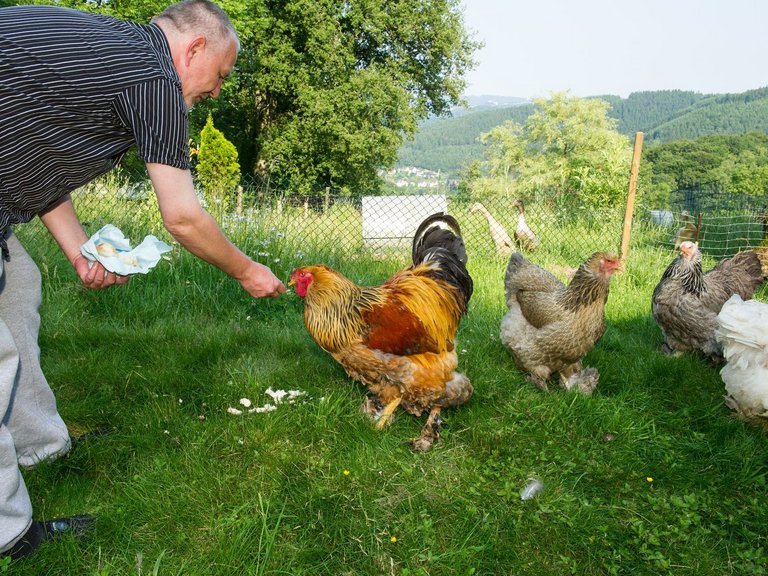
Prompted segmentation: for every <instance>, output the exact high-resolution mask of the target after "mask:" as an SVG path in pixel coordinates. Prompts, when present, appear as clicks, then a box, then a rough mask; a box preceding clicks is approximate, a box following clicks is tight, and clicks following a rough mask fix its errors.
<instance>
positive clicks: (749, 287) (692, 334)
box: [651, 241, 768, 363]
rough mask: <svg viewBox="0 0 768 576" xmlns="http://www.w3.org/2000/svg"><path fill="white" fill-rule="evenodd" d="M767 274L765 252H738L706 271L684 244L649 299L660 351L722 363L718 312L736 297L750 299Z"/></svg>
mask: <svg viewBox="0 0 768 576" xmlns="http://www.w3.org/2000/svg"><path fill="white" fill-rule="evenodd" d="M766 274H768V250H766V249H765V248H756V249H754V250H746V251H744V252H739V253H738V254H736V255H735V256H734V257H733V258H726V259H725V260H721V261H720V262H719V263H718V264H717V265H716V266H715V267H714V268H712V269H711V270H709V271H708V272H704V271H703V270H702V267H701V251H700V250H699V247H698V246H697V245H696V244H694V243H693V242H689V241H685V242H683V243H682V244H681V245H680V255H679V256H678V257H677V258H675V259H674V260H673V261H672V263H671V264H670V265H669V266H667V269H666V270H665V271H664V274H663V275H662V277H661V280H659V283H658V284H657V285H656V288H655V289H654V290H653V296H652V297H651V311H652V313H653V318H654V320H656V323H657V324H658V325H659V327H660V328H661V331H662V333H663V334H664V344H662V346H661V351H662V352H664V353H665V354H668V355H674V354H680V353H682V352H687V351H699V352H701V353H702V354H704V355H705V356H707V357H708V358H709V359H710V360H711V361H712V362H713V363H719V362H721V361H722V360H723V353H722V346H721V345H720V343H719V342H718V341H717V339H716V338H715V328H716V327H717V315H718V313H719V312H720V309H721V308H722V307H723V304H725V302H726V301H727V300H728V299H729V298H730V297H731V296H732V295H734V294H738V295H739V296H741V298H742V299H744V300H747V299H749V298H751V297H752V295H753V294H754V293H755V291H756V290H757V289H758V288H759V287H760V285H761V284H762V283H763V281H764V280H765V277H766Z"/></svg>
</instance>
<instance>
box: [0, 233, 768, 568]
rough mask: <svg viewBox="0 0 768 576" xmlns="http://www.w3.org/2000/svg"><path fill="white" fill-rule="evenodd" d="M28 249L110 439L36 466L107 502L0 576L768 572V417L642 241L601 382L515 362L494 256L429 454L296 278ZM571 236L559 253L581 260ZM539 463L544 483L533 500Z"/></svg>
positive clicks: (78, 494) (48, 330) (292, 262)
mask: <svg viewBox="0 0 768 576" xmlns="http://www.w3.org/2000/svg"><path fill="white" fill-rule="evenodd" d="M262 238H266V239H267V242H265V243H262V242H261V239H262ZM240 244H241V245H243V246H244V247H245V249H246V250H247V251H248V252H249V253H251V254H253V255H254V256H256V255H257V254H262V256H261V258H262V261H264V262H266V263H268V264H269V265H270V266H272V267H273V269H274V270H275V271H276V273H277V274H278V275H280V276H281V277H283V278H286V277H287V275H288V273H289V272H290V270H291V269H292V268H293V267H294V266H296V265H300V264H307V263H310V262H317V261H327V262H329V263H330V264H332V265H334V266H335V267H337V268H340V269H341V270H343V271H344V272H345V273H347V274H348V275H349V276H350V277H352V278H353V279H355V280H356V281H358V282H361V283H371V284H373V283H379V282H381V281H383V280H384V279H386V278H387V277H388V276H389V275H390V274H391V273H393V272H394V271H395V270H396V269H397V267H398V266H400V265H402V263H403V262H404V260H402V261H400V262H397V263H393V262H391V261H379V260H375V261H374V260H371V259H370V258H366V257H364V255H361V254H359V253H358V254H356V255H354V256H355V257H351V256H350V257H348V258H344V257H343V256H340V255H339V254H338V253H327V254H326V253H323V254H312V253H311V252H310V251H309V250H307V248H306V247H302V248H301V251H300V253H299V251H298V250H297V249H295V248H293V247H292V246H291V244H290V243H285V244H281V243H280V238H279V237H276V236H275V237H272V236H269V235H268V234H266V233H265V234H264V235H262V234H260V233H257V234H253V233H252V234H251V235H250V236H248V237H243V238H242V239H241V242H240ZM28 246H29V249H30V251H31V252H32V253H33V254H35V255H36V256H37V260H38V262H39V263H40V266H41V269H42V272H43V276H44V305H43V310H42V313H43V317H44V324H43V331H42V334H41V348H42V362H43V367H44V369H45V371H46V373H47V375H48V379H49V381H50V383H51V385H52V387H53V388H54V390H55V392H56V395H57V398H58V402H59V408H60V411H61V413H62V415H63V416H64V418H65V420H66V421H67V422H68V423H69V424H71V425H73V426H77V428H78V429H97V428H103V429H107V430H108V431H109V433H108V434H107V435H106V436H103V437H102V438H99V439H97V440H95V441H92V442H89V443H86V444H82V445H80V446H78V447H77V449H76V450H75V451H73V453H72V454H70V455H69V456H68V457H66V458H64V459H62V460H60V461H55V462H51V463H45V464H42V465H40V466H38V467H36V468H34V469H32V470H27V471H25V473H24V475H25V479H26V481H27V485H28V487H29V491H30V493H31V495H32V499H33V505H34V507H35V515H36V517H40V518H42V517H54V516H61V515H68V514H74V513H81V512H91V513H94V514H96V515H97V516H98V523H97V526H96V529H95V531H94V533H93V535H92V537H91V538H89V539H87V540H85V541H83V542H79V543H78V542H75V541H72V540H63V541H61V542H57V543H52V544H46V545H45V546H44V547H42V548H41V549H40V551H39V553H38V554H36V555H35V556H33V557H32V558H30V559H28V560H25V561H23V562H19V563H16V564H13V565H12V566H10V567H8V566H7V565H5V564H3V563H0V574H2V573H6V572H7V573H12V574H19V575H22V576H26V575H30V576H31V575H35V576H39V575H46V574H50V575H73V576H74V575H77V576H82V575H85V576H96V575H98V576H107V575H147V574H161V575H237V576H241V575H251V574H253V575H268V574H271V575H276V574H309V575H319V574H329V575H359V574H375V575H379V574H386V575H390V574H391V575H397V576H406V575H408V576H410V575H419V576H427V575H438V574H439V575H457V576H465V575H480V574H482V575H489V576H490V575H500V574H509V575H516V576H517V575H531V576H542V575H562V574H589V575H602V574H606V575H608V574H627V575H630V574H631V575H638V574H640V575H643V574H649V575H653V574H666V573H674V574H688V575H697V576H699V575H722V574H758V575H759V574H766V573H768V541H767V536H768V528H766V526H768V507H766V501H767V500H766V496H768V494H767V492H768V490H767V487H766V473H768V442H766V437H765V433H764V432H763V430H761V429H758V428H755V427H753V426H751V425H749V424H746V423H743V422H741V421H739V420H736V419H735V418H733V417H732V415H731V413H730V412H729V410H728V409H727V408H726V407H725V406H724V404H723V401H722V396H723V393H724V386H723V384H722V382H721V380H720V377H719V375H718V372H717V370H716V369H714V368H712V367H710V366H709V365H708V364H707V363H706V362H705V361H704V360H702V359H700V358H697V357H692V356H685V357H681V358H668V357H665V356H662V355H661V354H659V353H658V352H657V349H658V346H659V345H660V343H661V335H660V332H659V330H658V328H657V327H656V326H655V324H654V323H653V320H652V319H651V317H650V295H651V291H652V290H653V287H654V285H655V283H656V281H657V280H658V278H659V277H660V275H661V272H662V271H663V269H664V267H665V266H666V265H667V263H668V262H669V260H670V259H671V254H670V252H669V251H663V250H659V249H658V248H653V247H652V246H646V245H644V244H643V243H642V242H641V241H638V242H637V246H639V247H638V248H635V249H633V252H632V254H631V261H630V263H629V266H628V268H627V270H626V272H625V273H623V274H620V275H619V276H617V277H616V278H615V280H614V282H613V286H612V292H611V296H610V298H609V301H608V305H607V308H606V312H607V317H608V323H609V325H608V330H607V332H606V334H605V336H604V337H603V339H602V340H601V341H600V342H599V344H598V345H597V347H596V348H595V349H594V350H593V351H592V352H591V353H590V354H589V355H588V356H587V359H586V363H587V364H588V365H591V366H595V367H596V368H598V369H599V370H600V373H601V382H600V385H599V387H598V390H597V392H596V393H595V395H594V396H592V397H583V396H579V395H575V394H569V393H565V392H562V391H555V392H552V393H550V394H544V393H542V392H540V391H538V390H537V389H535V388H534V387H533V386H532V385H531V384H529V383H528V382H527V381H526V380H525V378H524V377H523V376H522V375H521V374H520V373H519V372H518V371H517V370H516V369H515V368H514V365H513V363H512V361H511V359H510V356H509V354H508V353H507V351H506V350H505V349H504V348H503V347H502V345H501V344H500V343H499V340H498V325H499V320H500V319H501V316H502V315H503V314H504V312H505V309H504V303H503V285H502V278H503V272H504V267H505V264H506V263H505V262H504V261H502V260H499V259H495V258H489V257H484V258H480V257H473V252H472V250H470V271H471V273H472V275H473V277H474V279H475V284H476V292H475V296H474V298H473V301H472V303H471V309H470V313H469V315H468V317H467V318H466V319H465V321H464V323H463V324H462V327H461V329H460V334H459V350H460V369H462V370H463V371H464V372H466V373H467V375H468V376H469V377H470V378H471V380H472V382H473V384H474V386H475V395H474V396H473V398H472V399H471V400H470V402H469V403H468V404H466V405H465V406H463V407H461V408H459V409H455V410H449V411H446V412H445V413H444V416H445V426H444V434H443V437H442V438H441V439H440V441H439V442H438V443H437V444H436V445H435V447H434V448H433V450H432V451H430V452H428V453H426V454H414V453H412V452H411V451H409V449H408V448H407V446H406V443H407V441H408V440H409V439H411V438H414V437H416V436H417V435H418V433H419V431H420V429H421V426H422V425H423V417H422V419H417V418H414V417H412V416H409V415H406V414H404V413H400V414H399V415H398V417H397V419H396V421H395V422H394V424H393V425H392V426H391V427H390V428H388V429H386V430H384V431H382V432H376V431H375V430H374V429H373V427H372V425H371V423H370V421H368V420H367V419H366V418H365V417H364V416H363V415H362V414H361V413H360V412H359V406H360V404H361V402H362V400H363V398H364V395H365V390H364V388H363V387H362V386H361V385H360V384H358V383H355V382H353V381H351V380H349V379H348V378H347V377H346V375H345V374H344V371H343V370H342V368H341V367H340V366H338V365H337V364H335V363H334V361H333V360H332V358H331V357H330V356H329V355H327V354H326V353H324V352H323V351H322V350H320V349H319V348H318V347H317V346H316V345H315V344H314V343H313V342H312V341H311V339H310V338H309V336H308V334H307V333H306V331H305V330H304V327H303V324H302V318H301V314H302V303H301V301H300V300H299V299H298V298H297V297H296V296H295V295H286V296H284V297H282V298H281V299H279V300H276V301H272V300H269V301H267V300H265V301H255V300H252V299H250V298H248V297H247V295H246V294H245V293H244V292H243V291H242V290H240V289H239V287H238V286H237V285H236V283H235V282H234V281H232V280H230V279H228V278H227V277H225V276H224V275H223V274H221V273H219V272H218V271H216V270H214V269H212V268H211V267H209V266H206V265H204V264H202V263H200V262H198V261H196V260H194V259H193V258H192V257H190V256H189V255H187V254H180V255H176V256H175V257H174V259H173V260H172V261H171V262H162V263H160V264H159V265H158V267H157V268H156V269H155V270H153V271H152V272H151V273H150V274H148V275H147V276H143V277H135V278H134V279H133V280H132V281H131V282H130V283H129V284H128V285H127V286H124V287H121V288H116V289H112V290H107V291H103V292H94V291H88V290H85V289H82V288H80V287H79V285H78V283H77V282H76V281H75V277H74V273H73V272H72V271H71V270H70V268H69V266H68V264H67V263H66V262H65V261H64V260H63V259H62V258H61V257H60V256H59V255H58V252H57V251H56V249H55V248H54V247H53V246H52V245H51V243H50V242H48V241H47V240H45V239H44V237H40V238H36V239H35V240H34V241H31V242H28ZM606 248H608V249H611V248H615V245H613V246H606ZM570 252H571V251H569V250H568V249H567V248H563V247H556V248H553V249H552V250H551V251H550V252H549V253H542V254H540V255H537V257H536V260H537V261H538V262H542V263H545V264H546V265H560V266H564V265H575V264H576V263H578V260H576V261H574V259H575V255H572V254H570ZM767 295H768V294H766V291H765V289H764V290H763V292H762V293H761V294H760V297H761V298H762V299H764V300H765V299H766V298H765V297H766V296H767ZM270 387H271V388H272V389H275V390H276V389H283V390H288V389H297V390H301V391H303V392H305V393H306V394H305V395H304V396H302V397H301V398H299V400H298V401H297V402H295V403H293V404H284V405H280V406H279V407H278V409H277V410H275V411H274V412H269V413H253V414H249V413H247V412H246V413H244V414H242V415H240V416H233V415H230V414H228V412H227V409H228V408H229V407H236V408H241V409H243V407H242V406H241V405H240V404H239V400H240V398H243V397H246V398H249V399H250V400H251V401H252V402H253V404H254V406H260V405H262V404H265V403H266V402H268V401H270V400H271V399H270V397H269V396H268V395H267V394H266V391H267V389H268V388H270ZM606 433H611V434H613V435H614V437H615V439H614V440H612V441H606V440H605V434H606ZM533 476H536V477H539V478H541V479H542V481H543V483H544V490H543V492H541V493H540V494H539V495H538V496H537V497H536V498H535V499H534V500H530V501H521V500H520V498H519V493H520V490H521V489H522V488H523V487H524V486H525V484H526V483H527V480H528V479H529V478H531V477H533ZM651 479H652V480H651Z"/></svg>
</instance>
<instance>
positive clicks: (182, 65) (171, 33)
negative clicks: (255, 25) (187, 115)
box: [152, 0, 240, 108]
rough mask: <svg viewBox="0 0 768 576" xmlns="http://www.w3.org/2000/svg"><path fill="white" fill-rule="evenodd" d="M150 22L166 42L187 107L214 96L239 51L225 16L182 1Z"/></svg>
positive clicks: (205, 2)
mask: <svg viewBox="0 0 768 576" xmlns="http://www.w3.org/2000/svg"><path fill="white" fill-rule="evenodd" d="M152 22H154V23H155V24H157V25H158V26H160V28H161V29H162V30H163V32H164V33H165V35H166V37H167V38H168V43H169V45H170V47H171V55H172V56H173V63H174V65H175V67H176V71H177V72H178V74H179V78H180V79H181V88H182V92H183V94H184V101H185V102H186V103H187V106H189V107H190V108H191V107H192V106H194V105H195V104H197V103H198V102H200V101H202V100H205V99H206V98H208V97H213V98H215V97H216V96H218V95H219V90H221V84H222V82H223V81H224V79H225V78H226V77H227V76H228V75H229V74H230V72H232V69H233V68H234V66H235V61H236V60H237V53H238V52H239V50H240V41H239V40H238V38H237V32H236V30H235V27H234V26H233V25H232V22H231V21H230V19H229V16H227V14H226V12H224V10H222V9H221V8H220V7H219V6H217V5H216V4H214V3H213V2H210V1H209V0H183V1H182V2H178V3H177V4H173V5H171V6H169V7H168V8H166V9H165V10H164V11H163V13H162V14H160V15H159V16H156V17H155V18H153V19H152Z"/></svg>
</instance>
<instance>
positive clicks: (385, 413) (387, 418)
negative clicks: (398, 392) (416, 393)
mask: <svg viewBox="0 0 768 576" xmlns="http://www.w3.org/2000/svg"><path fill="white" fill-rule="evenodd" d="M401 400H402V397H400V396H398V397H397V398H395V399H394V400H392V401H391V402H390V403H389V404H387V405H386V406H384V409H383V410H382V411H381V412H380V413H379V414H378V416H377V417H376V430H381V429H382V428H384V426H386V425H387V424H389V423H390V422H391V421H392V415H393V414H394V412H395V410H397V407H398V406H399V405H400V401H401Z"/></svg>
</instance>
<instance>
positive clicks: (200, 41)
mask: <svg viewBox="0 0 768 576" xmlns="http://www.w3.org/2000/svg"><path fill="white" fill-rule="evenodd" d="M204 49H205V36H195V37H194V38H192V40H190V41H189V43H188V44H187V49H186V51H185V52H184V63H185V64H186V65H187V67H189V65H190V63H191V62H192V59H193V58H194V57H195V56H197V55H199V54H200V53H202V52H203V50H204Z"/></svg>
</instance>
